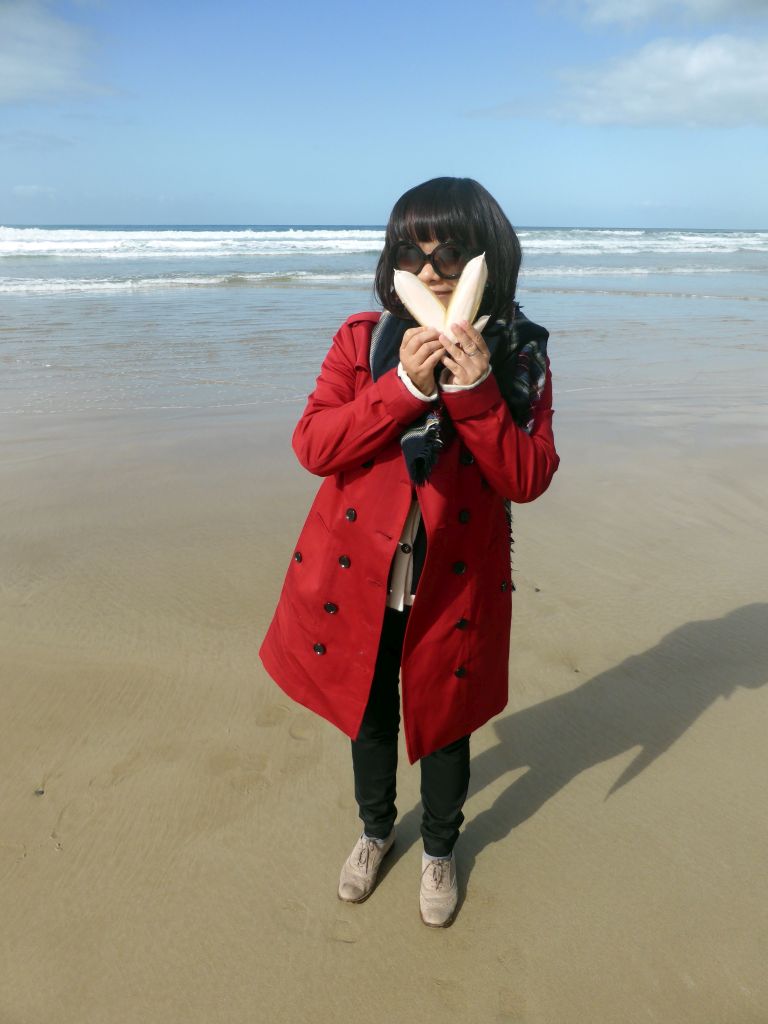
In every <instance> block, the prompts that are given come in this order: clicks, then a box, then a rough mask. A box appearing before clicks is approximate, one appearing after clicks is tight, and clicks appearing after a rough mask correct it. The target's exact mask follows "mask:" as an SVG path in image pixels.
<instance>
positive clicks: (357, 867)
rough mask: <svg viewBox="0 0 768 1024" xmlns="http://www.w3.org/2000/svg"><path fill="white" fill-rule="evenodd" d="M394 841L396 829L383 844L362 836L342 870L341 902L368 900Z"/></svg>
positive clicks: (340, 884)
mask: <svg viewBox="0 0 768 1024" xmlns="http://www.w3.org/2000/svg"><path fill="white" fill-rule="evenodd" d="M394 841H395V830H394V828H393V829H392V831H391V832H390V833H389V835H388V836H387V838H386V839H385V840H384V842H383V843H377V842H376V841H375V840H373V839H367V838H366V836H365V833H363V835H361V836H360V838H359V839H358V841H357V842H356V843H355V847H354V849H353V850H352V853H350V855H349V857H347V859H346V860H345V861H344V865H343V867H342V869H341V877H340V878H339V899H340V900H344V902H345V903H362V902H363V900H366V899H368V897H369V896H370V895H371V893H372V892H373V889H374V886H375V885H376V876H377V874H378V873H379V867H380V866H381V862H382V861H383V860H384V858H385V857H386V855H387V854H388V853H389V851H390V850H391V849H392V844H393V843H394Z"/></svg>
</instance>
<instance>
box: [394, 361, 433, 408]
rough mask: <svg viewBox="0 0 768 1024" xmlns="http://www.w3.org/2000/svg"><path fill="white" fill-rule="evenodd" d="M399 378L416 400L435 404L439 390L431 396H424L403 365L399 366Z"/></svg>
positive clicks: (399, 364)
mask: <svg viewBox="0 0 768 1024" xmlns="http://www.w3.org/2000/svg"><path fill="white" fill-rule="evenodd" d="M397 376H398V377H399V378H400V380H401V381H402V382H403V384H405V386H406V387H407V388H408V390H409V391H410V392H411V394H412V395H413V397H414V398H420V399H421V401H422V402H433V401H434V400H435V399H436V398H437V388H435V390H434V391H433V392H432V394H431V395H424V394H422V393H421V391H419V389H418V388H417V387H416V385H415V384H414V383H413V381H412V380H411V378H410V377H409V376H408V374H407V373H406V372H405V367H404V366H403V364H402V363H398V364H397Z"/></svg>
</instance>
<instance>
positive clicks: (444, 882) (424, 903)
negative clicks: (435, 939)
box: [419, 854, 459, 928]
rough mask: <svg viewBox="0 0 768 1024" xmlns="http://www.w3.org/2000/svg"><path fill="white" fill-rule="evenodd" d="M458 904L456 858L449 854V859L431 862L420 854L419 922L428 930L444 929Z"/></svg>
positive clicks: (451, 918)
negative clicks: (426, 925)
mask: <svg viewBox="0 0 768 1024" xmlns="http://www.w3.org/2000/svg"><path fill="white" fill-rule="evenodd" d="M458 902H459V886H458V883H457V881H456V858H455V857H454V856H453V854H451V856H450V857H445V858H440V859H439V860H432V859H431V858H430V857H427V855H426V854H422V857H421V889H420V891H419V909H420V910H421V920H422V921H423V922H424V924H428V925H429V926H430V928H445V927H446V925H449V924H450V923H451V921H452V920H453V915H454V914H455V913H456V907H457V905H458Z"/></svg>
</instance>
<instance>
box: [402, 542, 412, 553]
mask: <svg viewBox="0 0 768 1024" xmlns="http://www.w3.org/2000/svg"><path fill="white" fill-rule="evenodd" d="M400 550H401V551H402V552H403V554H404V555H410V553H411V545H410V544H401V545H400Z"/></svg>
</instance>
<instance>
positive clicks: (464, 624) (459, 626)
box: [456, 619, 469, 629]
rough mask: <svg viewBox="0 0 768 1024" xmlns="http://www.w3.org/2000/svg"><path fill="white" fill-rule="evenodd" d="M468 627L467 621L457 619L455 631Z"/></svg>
mask: <svg viewBox="0 0 768 1024" xmlns="http://www.w3.org/2000/svg"><path fill="white" fill-rule="evenodd" d="M468 625H469V619H459V621H458V622H457V623H456V629H466V628H467V626H468Z"/></svg>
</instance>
